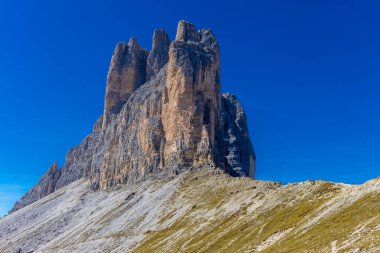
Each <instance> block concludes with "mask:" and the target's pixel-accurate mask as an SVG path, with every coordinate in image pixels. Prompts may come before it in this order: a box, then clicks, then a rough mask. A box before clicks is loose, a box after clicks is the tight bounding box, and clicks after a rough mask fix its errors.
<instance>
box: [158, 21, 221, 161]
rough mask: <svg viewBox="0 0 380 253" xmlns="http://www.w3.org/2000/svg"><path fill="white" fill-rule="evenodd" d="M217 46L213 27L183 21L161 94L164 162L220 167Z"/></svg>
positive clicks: (171, 53) (180, 24)
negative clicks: (210, 29) (197, 29)
mask: <svg viewBox="0 0 380 253" xmlns="http://www.w3.org/2000/svg"><path fill="white" fill-rule="evenodd" d="M219 73H220V66H219V47H218V44H217V42H216V39H215V37H214V35H213V34H212V33H211V31H209V30H202V31H199V32H197V31H196V30H195V27H194V26H193V25H192V24H190V23H187V22H185V21H180V22H179V24H178V29H177V36H176V40H175V41H173V43H172V44H171V45H170V50H169V63H168V70H167V83H166V86H165V89H164V94H163V100H162V103H163V110H162V122H163V128H164V132H165V140H166V142H165V148H164V164H165V165H166V166H176V165H177V166H180V167H182V166H186V167H188V166H192V165H194V164H204V163H210V164H213V165H216V166H218V165H220V152H219V150H218V149H219V147H220V146H221V144H222V143H221V141H222V140H221V138H220V133H219V131H218V130H219V129H220V119H221V117H220V115H221V94H220V76H219Z"/></svg>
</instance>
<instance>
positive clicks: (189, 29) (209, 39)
mask: <svg viewBox="0 0 380 253" xmlns="http://www.w3.org/2000/svg"><path fill="white" fill-rule="evenodd" d="M175 40H176V41H183V42H188V43H202V44H204V45H208V46H212V47H217V40H216V38H215V36H214V34H213V32H212V31H211V30H210V29H201V30H199V31H197V30H196V29H195V26H194V25H193V24H192V23H190V22H187V21H185V20H181V21H179V23H178V26H177V34H176V38H175Z"/></svg>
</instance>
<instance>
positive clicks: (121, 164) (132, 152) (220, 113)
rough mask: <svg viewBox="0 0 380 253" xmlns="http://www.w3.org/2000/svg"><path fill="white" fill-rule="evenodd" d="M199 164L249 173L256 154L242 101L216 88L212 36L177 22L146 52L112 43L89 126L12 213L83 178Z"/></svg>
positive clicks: (127, 177) (103, 179) (105, 183)
mask: <svg viewBox="0 0 380 253" xmlns="http://www.w3.org/2000/svg"><path fill="white" fill-rule="evenodd" d="M199 167H208V168H220V169H222V170H224V171H225V172H227V173H229V174H230V175H233V176H249V177H251V178H253V177H254V172H255V153H254V150H253V147H252V144H251V140H250V137H249V133H248V128H247V119H246V115H245V113H244V111H243V108H242V106H241V104H240V102H239V101H238V100H237V98H236V97H235V96H234V95H232V94H221V73H220V53H219V46H218V42H217V40H216V38H215V36H214V34H213V33H212V31H211V30H209V29H201V30H197V29H196V28H195V27H194V25H193V24H191V23H189V22H186V21H183V20H182V21H180V22H179V23H178V28H177V34H176V37H175V40H174V41H170V39H169V35H168V34H167V33H166V32H165V31H164V30H163V29H157V30H155V31H154V34H153V43H152V49H151V50H150V51H148V50H146V49H144V48H141V47H140V46H139V44H138V42H137V39H136V38H134V37H132V38H131V39H130V40H129V42H128V43H124V42H120V43H118V44H117V46H116V48H115V51H114V53H113V55H112V58H111V63H110V67H109V71H108V76H107V85H106V94H105V101H104V112H103V115H102V116H101V117H100V118H99V119H98V120H97V122H96V123H95V125H94V129H93V132H92V133H91V134H90V135H88V136H87V137H86V138H84V140H83V141H82V142H81V144H80V145H78V146H77V147H74V148H72V149H70V150H69V152H68V154H67V156H66V163H65V165H64V166H63V167H62V168H61V169H58V165H57V164H54V165H53V167H52V168H50V169H49V171H48V172H47V173H46V174H45V175H44V176H43V177H42V178H41V180H40V181H39V183H38V184H37V185H36V186H35V187H33V188H32V189H31V190H30V191H29V192H28V193H26V194H25V195H24V196H23V197H22V199H21V200H20V201H19V202H17V203H16V204H15V206H14V208H13V210H12V211H15V210H18V209H20V208H22V207H24V206H27V205H29V204H31V203H33V202H35V201H36V200H38V199H40V198H42V197H45V196H46V195H48V194H51V193H52V192H54V191H56V190H58V189H60V188H62V187H64V186H66V185H68V184H70V183H72V182H74V181H76V180H78V179H81V178H85V179H88V180H89V181H90V182H91V185H92V187H93V188H95V189H98V188H102V189H104V188H108V187H110V186H115V185H118V184H126V183H131V182H136V181H142V180H144V179H145V178H147V177H152V176H154V175H158V174H161V175H162V174H163V175H168V176H170V175H172V174H179V173H181V172H183V171H186V170H191V169H197V168H199Z"/></svg>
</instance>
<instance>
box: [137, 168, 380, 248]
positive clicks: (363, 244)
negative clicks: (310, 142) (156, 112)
mask: <svg viewBox="0 0 380 253" xmlns="http://www.w3.org/2000/svg"><path fill="white" fill-rule="evenodd" d="M368 188H369V186H368ZM365 189H366V187H365V185H363V186H347V185H339V184H333V183H329V182H323V181H317V182H311V181H310V182H305V183H301V184H291V185H287V186H281V185H279V184H276V183H271V182H261V181H252V180H249V179H244V178H230V177H228V176H225V175H206V174H205V173H198V174H195V175H194V174H193V175H190V176H189V177H187V179H186V180H184V182H183V183H182V186H181V188H180V189H179V190H178V191H177V192H176V193H175V195H173V197H172V198H171V200H170V204H169V205H168V206H169V208H168V209H167V210H166V212H165V213H164V214H162V215H163V218H162V219H161V226H160V227H159V229H157V230H155V231H149V232H148V235H147V237H146V238H145V240H143V241H142V242H141V243H140V244H139V245H138V246H137V247H136V248H135V249H134V251H135V252H257V251H262V252H331V251H336V252H350V251H354V250H357V249H359V250H360V251H363V252H364V251H365V250H367V252H368V251H369V252H378V250H380V225H379V224H380V198H379V197H380V193H379V192H378V191H379V187H377V188H374V191H370V190H365ZM359 193H360V194H359ZM324 212H325V214H324V215H321V214H323V213H324ZM319 216H321V217H319ZM314 219H315V221H314V222H313V220H314Z"/></svg>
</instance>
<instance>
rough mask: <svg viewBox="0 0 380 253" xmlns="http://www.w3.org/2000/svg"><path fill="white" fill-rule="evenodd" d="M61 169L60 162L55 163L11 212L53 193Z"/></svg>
mask: <svg viewBox="0 0 380 253" xmlns="http://www.w3.org/2000/svg"><path fill="white" fill-rule="evenodd" d="M61 172H62V171H61V170H59V168H58V163H56V162H55V163H53V164H52V165H51V166H50V168H49V169H48V171H47V172H46V173H45V175H43V176H42V178H41V179H40V181H38V183H37V185H35V186H34V187H33V188H32V189H30V190H29V191H28V192H27V193H25V195H24V196H23V197H22V198H21V200H20V201H18V202H16V204H15V205H14V207H13V209H12V210H11V211H10V212H14V211H16V210H18V209H21V208H23V207H24V206H27V205H29V204H31V203H33V202H35V201H37V200H39V199H41V198H43V197H45V196H47V195H49V194H51V193H53V192H54V191H55V189H56V183H57V181H58V180H59V178H60V176H61Z"/></svg>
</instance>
